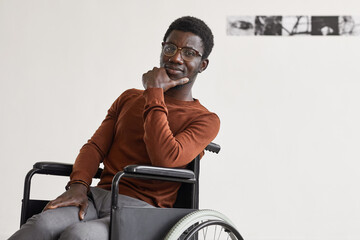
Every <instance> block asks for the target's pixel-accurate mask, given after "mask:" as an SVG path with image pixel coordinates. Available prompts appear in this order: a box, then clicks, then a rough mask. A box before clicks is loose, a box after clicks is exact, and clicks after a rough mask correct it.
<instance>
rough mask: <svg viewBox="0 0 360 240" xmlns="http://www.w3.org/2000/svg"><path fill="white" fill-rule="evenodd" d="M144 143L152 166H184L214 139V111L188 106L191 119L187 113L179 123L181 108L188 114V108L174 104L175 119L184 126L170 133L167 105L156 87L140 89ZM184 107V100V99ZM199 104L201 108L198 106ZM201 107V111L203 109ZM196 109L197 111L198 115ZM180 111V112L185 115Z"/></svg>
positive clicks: (215, 126) (215, 133)
mask: <svg viewBox="0 0 360 240" xmlns="http://www.w3.org/2000/svg"><path fill="white" fill-rule="evenodd" d="M143 96H144V98H145V107H144V131H145V134H144V142H145V145H146V149H147V152H148V155H149V158H150V161H151V163H152V165H154V166H163V167H184V166H186V165H187V164H188V163H189V162H190V161H191V160H192V159H194V158H195V157H196V156H197V155H198V154H199V153H201V152H202V151H203V150H204V148H205V147H206V146H207V145H208V144H209V143H210V142H211V141H212V140H213V139H214V138H215V136H216V135H217V133H218V131H219V128H220V120H219V118H218V117H217V115H216V114H214V113H211V112H209V111H207V110H206V109H205V108H203V107H202V106H201V105H200V104H198V105H199V107H195V108H194V107H193V106H192V108H189V109H192V110H191V111H194V113H195V112H196V114H193V115H194V116H196V117H194V118H189V117H188V116H187V118H184V119H186V120H185V122H182V121H183V119H181V115H182V114H181V111H184V113H185V114H187V115H189V114H190V115H191V114H192V113H191V112H189V110H184V109H182V106H180V107H178V108H177V109H178V110H177V111H178V113H179V114H177V115H178V118H179V119H176V120H175V121H179V122H182V125H183V126H184V127H183V128H182V129H181V130H180V131H178V132H176V133H175V132H172V131H171V128H170V125H169V120H168V117H169V116H168V115H169V111H168V107H167V105H166V104H165V101H164V94H163V92H162V89H160V88H151V89H147V90H145V91H144V93H143ZM182 102H183V103H184V105H185V106H183V107H184V108H186V103H189V102H184V101H182ZM200 106H201V107H200ZM204 109H205V110H204ZM199 112H200V114H199ZM185 114H184V115H185Z"/></svg>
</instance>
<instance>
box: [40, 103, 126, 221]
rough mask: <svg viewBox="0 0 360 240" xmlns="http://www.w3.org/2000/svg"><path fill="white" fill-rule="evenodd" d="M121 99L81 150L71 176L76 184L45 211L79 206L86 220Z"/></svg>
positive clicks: (49, 204)
mask: <svg viewBox="0 0 360 240" xmlns="http://www.w3.org/2000/svg"><path fill="white" fill-rule="evenodd" d="M120 98H121V96H120V97H119V98H118V99H117V100H116V101H115V102H114V103H113V104H112V106H111V107H110V109H109V111H108V114H107V116H106V118H105V120H104V121H103V122H102V124H101V126H100V127H99V128H98V129H97V131H96V132H95V134H94V135H93V136H92V137H91V139H90V140H89V141H88V143H86V144H85V145H84V146H83V147H82V148H81V149H80V153H79V155H78V156H77V158H76V161H75V164H74V166H73V171H72V173H71V176H70V183H71V182H74V183H73V184H71V185H70V186H69V189H68V190H67V191H66V192H64V193H63V194H62V195H60V196H59V197H57V198H56V199H55V200H53V201H50V202H49V203H48V204H47V205H46V207H45V208H44V211H46V210H49V209H55V208H59V207H66V206H77V207H79V218H80V219H81V220H83V219H84V216H85V214H86V210H87V208H88V197H87V192H88V190H89V186H90V184H91V181H92V178H93V176H94V175H95V173H96V171H97V169H98V167H99V164H100V163H101V162H102V161H103V159H104V157H105V155H106V154H107V152H108V150H109V149H110V146H111V143H112V141H113V137H114V127H115V123H116V119H117V116H118V113H119V111H120V110H119V109H120V108H121V104H120ZM79 182H80V183H79ZM81 183H84V184H81Z"/></svg>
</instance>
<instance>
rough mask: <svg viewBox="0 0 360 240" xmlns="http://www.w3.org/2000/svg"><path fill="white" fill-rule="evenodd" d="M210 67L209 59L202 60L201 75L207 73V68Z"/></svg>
mask: <svg viewBox="0 0 360 240" xmlns="http://www.w3.org/2000/svg"><path fill="white" fill-rule="evenodd" d="M208 65H209V59H204V60H202V62H201V67H200V69H199V73H201V72H203V71H205V69H206V68H207V66H208Z"/></svg>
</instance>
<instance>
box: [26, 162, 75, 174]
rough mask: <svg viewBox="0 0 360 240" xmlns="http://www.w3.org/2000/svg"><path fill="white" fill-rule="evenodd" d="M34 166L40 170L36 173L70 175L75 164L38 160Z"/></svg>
mask: <svg viewBox="0 0 360 240" xmlns="http://www.w3.org/2000/svg"><path fill="white" fill-rule="evenodd" d="M33 167H34V169H37V170H38V171H37V172H36V173H39V174H50V175H58V176H70V174H71V171H72V167H73V165H72V164H68V163H58V162H37V163H35V164H34V166H33Z"/></svg>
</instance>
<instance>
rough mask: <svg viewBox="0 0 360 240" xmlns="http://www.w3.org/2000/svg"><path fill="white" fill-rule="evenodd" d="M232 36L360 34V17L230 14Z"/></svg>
mask: <svg viewBox="0 0 360 240" xmlns="http://www.w3.org/2000/svg"><path fill="white" fill-rule="evenodd" d="M227 34H228V35H231V36H331V35H333V36H360V16H306V15H305V16H229V17H227Z"/></svg>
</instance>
